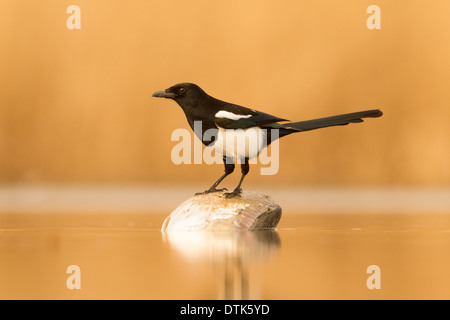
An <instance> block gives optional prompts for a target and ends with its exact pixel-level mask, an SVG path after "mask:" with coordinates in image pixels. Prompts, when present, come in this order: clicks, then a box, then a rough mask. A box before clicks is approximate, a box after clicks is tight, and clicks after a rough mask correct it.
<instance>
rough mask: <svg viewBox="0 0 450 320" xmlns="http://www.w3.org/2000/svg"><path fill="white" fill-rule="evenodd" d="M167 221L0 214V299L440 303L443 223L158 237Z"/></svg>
mask: <svg viewBox="0 0 450 320" xmlns="http://www.w3.org/2000/svg"><path fill="white" fill-rule="evenodd" d="M167 215H168V213H160V214H153V213H152V214H143V213H139V214H132V213H127V212H124V213H114V214H107V213H99V214H95V213H94V214H88V213H76V212H75V213H71V214H70V213H66V214H45V213H42V214H38V213H32V214H25V213H22V214H18V213H14V214H7V213H3V214H0V299H449V298H450V274H449V272H448V270H450V215H446V214H406V213H405V214H368V213H360V214H356V213H355V214H341V213H339V214H316V213H314V214H308V213H298V212H284V213H283V216H282V218H281V221H280V224H279V225H278V229H277V230H276V231H260V232H215V233H213V232H176V233H162V232H161V231H160V227H161V224H162V222H163V220H164V218H165V217H166V216H167ZM70 265H77V266H79V267H80V272H81V275H80V281H81V289H79V290H77V289H73V290H69V289H68V288H67V285H66V282H67V279H68V277H69V276H70V274H68V273H66V271H67V267H68V266H70ZM371 265H377V266H379V267H380V271H381V273H380V279H379V280H380V283H381V289H372V290H370V289H368V287H367V279H368V277H369V276H370V274H368V273H367V272H366V271H367V267H368V266H371Z"/></svg>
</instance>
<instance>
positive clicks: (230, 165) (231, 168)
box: [195, 157, 234, 195]
mask: <svg viewBox="0 0 450 320" xmlns="http://www.w3.org/2000/svg"><path fill="white" fill-rule="evenodd" d="M229 162H231V163H227V158H226V157H223V164H224V165H225V173H224V174H223V175H222V176H221V177H220V178H219V180H217V181H216V182H214V184H213V185H212V186H211V188H209V189H208V190H205V191H203V192H199V193H196V194H195V195H200V194H207V193H211V192H220V191H225V190H227V189H226V188H223V189H216V187H217V186H218V185H219V183H221V182H222V180H223V179H225V178H226V177H227V176H228V175H229V174H231V173H232V172H233V171H234V163H233V162H232V161H229Z"/></svg>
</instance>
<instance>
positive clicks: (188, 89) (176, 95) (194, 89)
mask: <svg viewBox="0 0 450 320" xmlns="http://www.w3.org/2000/svg"><path fill="white" fill-rule="evenodd" d="M205 96H207V94H206V93H205V92H204V91H203V90H202V89H201V88H200V87H199V86H197V85H196V84H193V83H179V84H176V85H174V86H172V87H170V88H167V89H166V90H161V91H156V92H155V93H154V94H153V95H152V97H157V98H167V99H172V100H175V101H176V102H177V103H178V104H179V105H180V106H181V107H182V108H183V109H185V108H192V107H194V106H195V105H196V104H198V102H199V100H200V99H201V98H203V97H205Z"/></svg>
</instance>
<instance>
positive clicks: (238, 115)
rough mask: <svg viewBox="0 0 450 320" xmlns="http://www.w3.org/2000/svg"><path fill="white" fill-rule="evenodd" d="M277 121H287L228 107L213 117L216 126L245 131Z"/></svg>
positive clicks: (252, 111) (262, 113) (261, 113)
mask: <svg viewBox="0 0 450 320" xmlns="http://www.w3.org/2000/svg"><path fill="white" fill-rule="evenodd" d="M279 121H288V120H286V119H282V118H278V117H275V116H272V115H270V114H267V113H264V112H261V111H256V110H251V109H248V108H244V107H240V106H233V107H231V108H230V107H228V108H226V109H223V110H221V111H218V112H217V113H216V114H215V115H214V122H215V123H216V125H217V126H218V127H221V128H224V129H247V128H251V127H260V126H264V125H266V124H270V123H275V122H279Z"/></svg>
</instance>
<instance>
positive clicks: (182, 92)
mask: <svg viewBox="0 0 450 320" xmlns="http://www.w3.org/2000/svg"><path fill="white" fill-rule="evenodd" d="M185 92H186V89H185V88H180V89H178V94H184V93H185Z"/></svg>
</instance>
